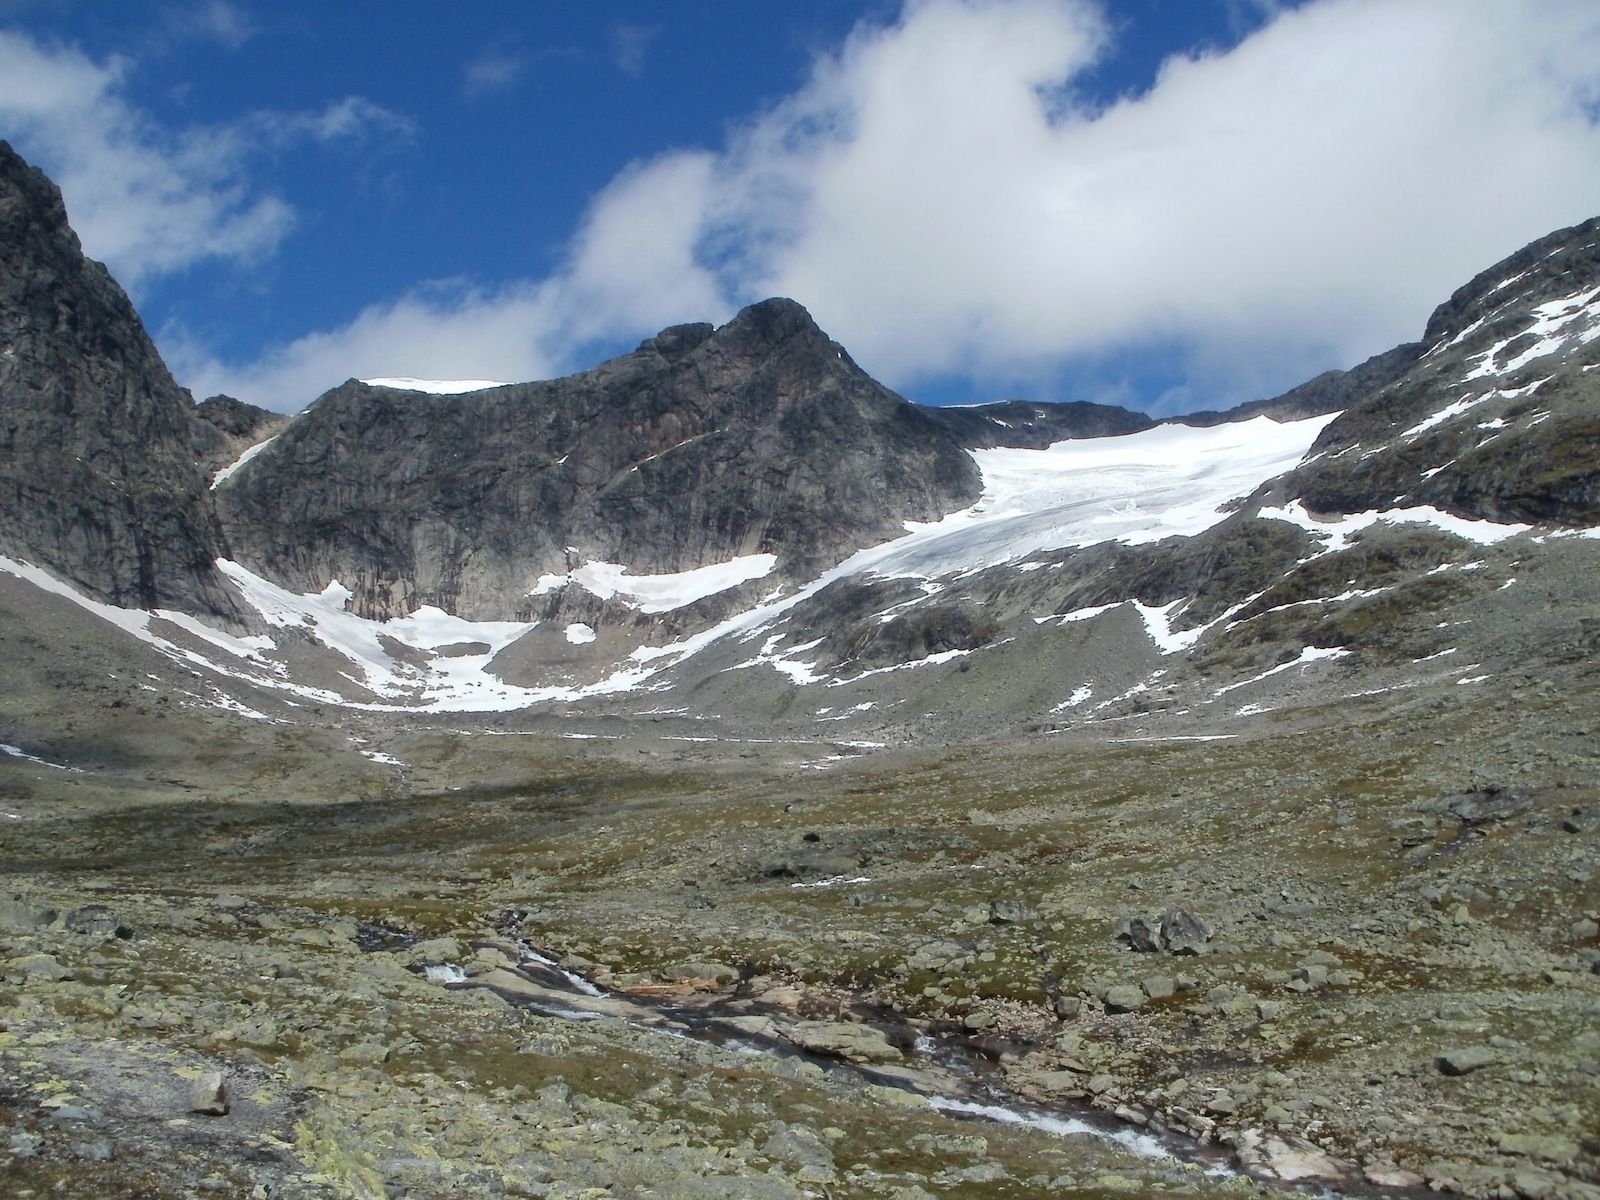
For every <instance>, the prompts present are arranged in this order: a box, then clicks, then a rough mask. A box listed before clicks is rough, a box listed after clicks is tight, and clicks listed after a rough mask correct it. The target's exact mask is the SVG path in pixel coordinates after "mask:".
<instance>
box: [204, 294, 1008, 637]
mask: <svg viewBox="0 0 1600 1200" xmlns="http://www.w3.org/2000/svg"><path fill="white" fill-rule="evenodd" d="M978 491H979V478H978V472H977V469H976V467H975V465H974V464H973V462H972V460H971V458H970V457H969V456H968V455H967V454H966V453H964V452H963V450H962V449H961V447H960V445H959V444H958V442H957V440H956V439H955V438H954V437H953V436H951V434H950V433H949V432H948V431H947V430H946V429H945V428H944V427H942V426H941V425H940V424H939V423H938V422H937V421H935V420H934V419H933V418H932V417H930V416H929V415H928V414H927V413H926V412H924V411H922V410H920V409H918V408H916V407H914V406H912V405H910V404H908V403H906V402H905V401H904V400H902V399H901V398H900V397H898V396H896V395H895V394H894V393H893V392H890V391H889V390H888V389H886V388H884V387H883V386H882V385H880V384H878V383H876V382H875V381H874V380H873V379H871V378H870V377H869V376H868V375H867V374H866V373H865V372H863V371H862V370H861V369H860V368H859V367H857V366H856V364H855V363H854V362H852V361H851V359H850V357H849V355H848V354H846V353H845V351H844V350H843V348H842V347H840V346H839V345H838V344H837V343H836V342H833V341H831V340H829V339H828V337H827V335H826V334H824V333H823V332H822V331H821V330H820V329H818V328H817V326H816V325H815V323H813V322H812V320H811V318H810V316H809V315H808V314H807V313H806V311H805V309H803V308H802V307H801V306H800V305H798V304H796V303H794V302H793V301H792V300H768V301H765V302H763V303H761V304H757V305H753V306H752V307H750V308H747V309H745V310H744V311H743V312H741V313H740V314H739V315H738V316H737V317H735V318H734V319H733V320H732V321H730V322H729V323H728V324H727V325H725V326H723V327H722V328H720V329H715V330H713V329H712V328H711V327H710V326H709V325H685V326H677V327H674V328H672V329H668V330H665V331H663V332H662V333H661V334H659V335H657V336H656V337H653V338H650V339H648V340H647V341H646V342H644V343H643V344H642V345H641V346H640V347H639V349H638V350H636V351H634V352H633V353H632V354H628V355H625V356H623V357H621V358H618V359H614V360H612V361H610V362H607V363H604V364H602V365H601V366H599V367H597V368H595V369H594V370H591V371H586V372H584V373H582V374H578V375H573V376H569V377H567V378H565V379H558V380H552V381H548V382H541V383H526V384H515V385H511V386H507V387H500V388H492V389H488V390H485V391H481V392H474V393H469V394H466V395H459V396H435V395H429V394H424V393H419V392H405V391H397V390H394V389H390V388H379V387H371V386H368V385H367V384H363V383H360V382H357V381H354V380H352V381H350V382H348V383H346V384H344V385H342V386H340V387H338V388H335V389H334V390H333V391H331V392H329V393H327V394H326V395H324V396H323V397H322V398H321V399H319V400H318V401H317V402H316V403H315V404H314V405H312V406H311V407H310V408H309V409H307V410H306V411H305V412H304V413H302V414H301V415H300V416H299V417H297V418H296V419H295V420H294V422H293V423H292V424H290V425H289V426H288V428H286V429H285V430H284V432H283V433H282V434H281V435H280V436H279V437H278V438H277V439H276V440H275V441H274V442H273V443H272V444H271V445H270V446H269V447H267V449H265V450H264V451H262V452H261V453H260V454H259V455H257V456H256V457H255V458H253V459H252V460H251V461H250V462H249V464H248V465H247V466H246V467H244V468H243V469H241V470H240V471H239V472H238V473H237V474H236V475H234V476H233V477H231V478H230V479H229V480H227V481H226V482H225V483H224V484H223V485H222V486H221V487H220V488H219V489H218V490H217V492H216V493H215V494H216V497H217V502H218V506H219V510H220V512H221V514H222V517H223V521H224V524H225V527H226V529H227V531H228V536H229V539H230V542H231V544H232V546H233V549H234V551H235V554H236V556H237V557H238V558H239V559H240V560H241V561H243V562H244V563H246V564H247V565H249V566H250V567H251V568H252V569H253V570H256V571H258V572H260V573H262V574H264V575H266V576H268V577H270V578H273V579H275V580H277V581H279V582H281V583H283V584H285V585H286V586H290V587H293V588H296V589H312V588H321V587H323V586H324V585H325V584H326V583H327V582H328V581H329V580H330V579H333V578H336V577H337V578H338V579H340V580H341V581H343V583H344V584H345V585H346V586H347V587H350V588H351V589H352V590H353V591H354V592H355V598H354V599H353V600H352V602H351V607H352V609H353V610H355V611H358V612H360V613H363V614H365V615H369V616H390V615H394V614H396V613H400V612H408V611H411V610H412V609H414V608H415V607H416V606H417V605H419V604H436V605H438V606H440V607H442V608H445V609H447V610H449V611H452V612H457V613H460V614H462V615H465V616H472V617H511V616H514V615H517V614H518V613H520V612H526V611H527V610H528V606H529V601H528V599H527V597H528V593H529V591H530V589H532V588H533V587H534V586H535V585H536V583H537V582H538V580H539V578H540V576H541V575H544V574H557V575H559V574H562V573H565V572H566V571H568V570H569V569H570V568H571V567H573V566H575V565H576V564H577V563H579V562H587V561H604V562H618V563H623V564H626V565H627V566H628V567H630V568H631V569H632V570H633V571H635V572H638V573H660V572H675V571H682V570H686V569H689V568H693V567H698V566H702V565H705V564H708V563H715V562H721V561H725V560H728V559H731V558H734V557H736V556H740V555H747V554H756V553H771V554H774V555H776V556H777V558H778V563H779V566H778V573H779V575H780V576H788V577H790V578H805V577H810V576H812V575H814V574H815V573H817V572H818V571H819V570H821V569H823V568H825V567H827V566H829V565H831V564H832V563H833V562H835V561H837V560H838V559H839V558H841V557H843V556H844V555H845V554H848V553H849V552H851V551H853V550H855V549H857V548H858V547H860V546H862V545H865V544H868V543H871V542H874V541H878V540H882V539H884V538H888V537H892V536H894V535H896V534H898V533H899V532H900V531H901V528H902V524H903V522H905V521H907V520H928V519H932V518H936V517H939V516H941V515H943V514H945V513H947V512H950V511H953V510H955V509H957V508H959V507H961V506H962V505H964V504H967V503H970V502H971V501H972V500H974V499H975V498H976V497H977V495H978ZM776 577H777V576H775V577H774V578H776Z"/></svg>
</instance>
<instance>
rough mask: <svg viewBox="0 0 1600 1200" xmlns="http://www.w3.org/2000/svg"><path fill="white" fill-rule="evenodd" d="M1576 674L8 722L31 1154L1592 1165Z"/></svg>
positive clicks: (957, 1174) (1209, 1165)
mask: <svg viewBox="0 0 1600 1200" xmlns="http://www.w3.org/2000/svg"><path fill="white" fill-rule="evenodd" d="M1568 682H1569V683H1570V685H1571V687H1575V688H1578V689H1580V690H1581V688H1582V687H1583V686H1585V685H1584V684H1583V683H1582V681H1581V679H1580V678H1577V677H1575V678H1574V679H1572V680H1570V681H1568ZM86 686H87V685H86ZM100 686H102V687H105V688H111V687H113V686H114V685H112V684H110V683H106V684H102V685H100ZM1573 695H1574V693H1573V692H1572V691H1571V690H1570V689H1568V688H1559V689H1558V688H1555V687H1551V686H1547V685H1546V686H1540V685H1537V684H1530V685H1528V686H1526V687H1509V686H1508V688H1507V689H1506V690H1503V691H1498V692H1491V691H1490V690H1489V689H1486V688H1476V689H1475V688H1468V687H1454V688H1453V689H1451V690H1450V691H1449V692H1435V693H1431V694H1428V695H1427V696H1425V697H1422V696H1419V697H1417V698H1413V699H1411V700H1407V701H1404V702H1397V701H1395V700H1394V699H1393V698H1388V699H1385V698H1382V697H1373V698H1371V699H1369V700H1367V701H1363V702H1353V703H1346V704H1344V705H1341V706H1340V707H1339V709H1338V710H1337V711H1333V710H1331V709H1315V708H1311V709H1302V710H1299V711H1297V712H1296V713H1294V714H1293V715H1292V716H1289V715H1280V716H1279V717H1277V718H1269V719H1264V720H1263V722H1262V724H1261V725H1260V726H1259V727H1258V728H1257V730H1256V731H1255V732H1254V733H1253V734H1251V735H1249V736H1242V737H1235V738H1232V739H1225V740H1212V741H1204V740H1167V741H1162V740H1131V741H1123V742H1117V741H1112V740H1091V739H1086V738H1085V739H1078V740H1074V741H1070V742H1069V741H1065V740H1061V739H1051V738H1047V737H1046V738H1039V739H1035V740H1031V741H1015V742H1012V743H1009V744H1007V745H1005V746H1000V745H994V746H969V747H961V748H937V749H922V750H899V751H895V750H882V751H877V752H870V753H863V752H862V751H861V750H860V749H859V748H856V749H852V748H850V747H846V746H834V745H827V744H824V743H815V742H788V743H760V742H728V741H709V740H689V739H688V738H687V737H685V736H681V735H674V736H661V735H660V734H659V733H656V734H652V733H651V732H649V731H648V730H646V729H644V728H642V727H636V728H634V729H632V730H626V731H614V734H613V735H608V736H592V737H590V738H588V739H577V740H574V739H572V738H570V737H566V738H561V737H552V736H549V735H546V734H539V733H531V732H530V733H515V732H512V733H502V734H500V735H499V736H486V735H484V734H482V733H473V732H471V731H468V730H463V729H461V728H458V727H457V728H446V727H442V726H438V725H429V724H427V723H426V722H425V721H424V720H423V719H421V718H418V719H416V720H415V721H412V722H410V723H396V721H395V720H394V719H393V718H386V719H383V720H380V719H378V718H376V717H374V718H370V719H368V718H361V717H360V716H359V715H345V716H341V717H338V718H329V719H328V720H326V721H325V722H324V723H323V725H321V726H319V727H318V728H315V729H313V728H309V727H306V728H301V729H289V728H286V727H283V726H274V725H270V724H267V723H264V722H259V721H256V722H250V721H243V720H234V719H232V718H229V717H226V716H224V715H221V714H213V715H208V716H202V715H200V714H199V711H198V710H195V711H192V712H189V713H186V714H177V713H175V714H173V719H171V720H166V719H163V716H164V714H163V713H161V712H159V711H158V710H159V709H161V708H162V705H161V704H160V703H158V702H155V701H150V702H148V703H145V702H141V701H138V700H136V699H135V700H131V701H127V702H124V707H123V708H122V709H120V710H119V711H120V712H121V714H122V715H121V717H120V720H121V721H122V722H123V724H124V726H125V728H126V729H127V731H128V732H129V733H130V734H132V735H137V734H139V733H140V732H141V731H144V732H145V733H147V735H148V738H149V740H148V741H147V743H146V745H147V753H148V755H149V758H148V759H147V761H146V763H145V764H144V767H143V768H141V769H137V770H136V769H134V768H132V767H131V766H129V765H126V764H125V765H123V766H120V767H118V766H99V767H90V768H89V769H87V770H81V771H72V770H68V769H66V765H67V764H63V765H61V766H50V765H46V764H45V763H40V762H35V761H30V760H28V759H24V758H19V757H16V756H14V755H8V756H7V757H6V758H4V759H0V812H3V814H4V816H0V862H3V863H4V870H5V879H4V885H3V889H0V892H3V895H0V1062H3V1064H4V1066H3V1074H0V1080H3V1082H0V1123H3V1126H4V1128H3V1130H0V1153H3V1154H4V1156H5V1157H4V1158H0V1180H3V1181H4V1188H3V1189H0V1190H3V1191H4V1192H5V1194H6V1195H7V1196H17V1197H24V1196H47V1195H81V1196H88V1195H93V1196H103V1197H118V1196H129V1197H132V1196H152V1195H154V1196H206V1195H225V1196H235V1195H237V1196H274V1197H293V1196H306V1197H311V1196H412V1197H455V1196H479V1195H481V1196H499V1195H527V1196H551V1197H556V1196H562V1197H574V1196H686V1197H687V1196H727V1197H734V1196H738V1197H752V1196H774V1197H791V1196H793V1197H798V1196H885V1197H919V1196H929V1195H932V1196H962V1197H966V1196H971V1197H989V1196H995V1197H999V1196H1018V1197H1022V1196H1041V1197H1042V1196H1064V1195H1066V1196H1110V1195H1130V1194H1132V1195H1155V1194H1162V1195H1167V1194H1170V1195H1175V1196H1210V1195H1219V1194H1220V1195H1252V1194H1275V1193H1279V1192H1281V1191H1282V1190H1284V1189H1286V1188H1288V1187H1290V1186H1291V1184H1299V1185H1306V1186H1312V1187H1314V1188H1323V1187H1329V1188H1333V1189H1335V1190H1336V1191H1339V1192H1343V1193H1346V1194H1371V1193H1384V1192H1389V1193H1406V1192H1410V1191H1413V1190H1415V1191H1422V1190H1425V1189H1431V1190H1434V1191H1439V1192H1447V1193H1452V1194H1464V1195H1473V1196H1523V1197H1594V1196H1600V1158H1597V1154H1600V1138H1597V1130H1600V1085H1597V1067H1600V974H1597V973H1596V972H1597V970H1600V939H1597V932H1600V926H1597V917H1600V912H1597V911H1596V902H1595V892H1594V886H1595V878H1596V871H1597V870H1600V788H1597V787H1596V784H1595V780H1594V779H1593V776H1592V770H1591V763H1592V757H1591V755H1590V752H1589V749H1588V745H1587V739H1588V737H1589V735H1590V731H1589V729H1588V728H1587V727H1586V725H1585V723H1584V722H1583V721H1582V720H1581V719H1580V718H1579V717H1575V716H1572V715H1571V712H1572V710H1571V708H1570V707H1569V703H1570V701H1571V698H1572V696H1573ZM141 705H143V706H141ZM457 724H458V725H459V722H457ZM352 739H360V750H361V751H362V752H363V753H364V755H365V756H362V755H359V754H358V753H357V752H356V750H354V749H351V746H352V745H353V742H352ZM156 759H159V762H157V761H155V760H156ZM202 781H209V782H207V783H206V784H205V786H204V787H201V786H199V785H200V784H201V782H202ZM546 959H548V960H554V961H557V962H559V963H560V964H562V966H563V967H564V968H566V970H568V971H570V972H573V973H574V974H575V975H577V976H579V977H582V978H583V979H586V980H590V981H593V983H594V984H597V985H598V989H583V988H580V987H578V986H576V985H575V984H573V983H572V982H571V981H570V980H569V978H568V976H566V975H564V974H563V973H562V971H561V970H558V969H556V968H555V967H553V966H551V965H549V963H547V962H545V961H543V960H546ZM593 990H600V991H603V992H605V993H606V995H605V996H602V997H597V996H595V995H592V994H589V993H590V992H591V991H593ZM952 1101H955V1102H961V1103H965V1104H967V1105H977V1106H1001V1107H1003V1108H1005V1109H1006V1110H1008V1111H1009V1112H1010V1113H1011V1114H1012V1115H1013V1119H1015V1118H1016V1117H1017V1116H1027V1117H1033V1118H1037V1117H1039V1116H1048V1117H1053V1118H1055V1119H1057V1120H1065V1119H1068V1118H1081V1117H1089V1118H1091V1120H1090V1122H1089V1123H1090V1124H1091V1125H1093V1124H1094V1119H1099V1120H1100V1121H1102V1122H1103V1125H1104V1129H1103V1130H1102V1132H1099V1133H1097V1132H1093V1131H1087V1130H1080V1127H1078V1126H1059V1125H1058V1126H1054V1128H1055V1129H1056V1130H1058V1132H1049V1131H1047V1130H1045V1129H1042V1128H1039V1127H1037V1126H1028V1125H1021V1124H1002V1123H997V1122H996V1121H994V1120H985V1119H982V1118H981V1117H979V1116H974V1115H972V1114H970V1113H962V1112H958V1111H951V1109H952V1107H959V1105H952V1103H951V1102H952ZM941 1106H942V1107H941ZM990 1115H991V1116H994V1115H998V1114H995V1113H992V1112H991V1114H990ZM1074 1130H1080V1131H1076V1132H1075V1131H1074ZM1106 1131H1109V1132H1117V1131H1120V1136H1121V1137H1122V1139H1123V1140H1122V1141H1117V1140H1111V1139H1108V1138H1107V1137H1106V1136H1104V1133H1105V1132H1106ZM1134 1133H1137V1134H1141V1135H1144V1134H1148V1135H1152V1136H1151V1137H1150V1138H1149V1139H1148V1141H1147V1142H1136V1141H1135V1140H1133V1139H1130V1137H1129V1135H1130V1134H1134ZM1141 1150H1142V1151H1143V1153H1141V1152H1139V1151H1141ZM1224 1168H1226V1170H1224Z"/></svg>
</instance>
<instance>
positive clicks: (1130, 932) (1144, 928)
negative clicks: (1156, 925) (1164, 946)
mask: <svg viewBox="0 0 1600 1200" xmlns="http://www.w3.org/2000/svg"><path fill="white" fill-rule="evenodd" d="M1114 936H1115V940H1116V941H1118V942H1120V943H1121V944H1122V945H1124V946H1126V947H1127V948H1128V949H1129V950H1132V951H1134V952H1135V953H1137V954H1154V953H1156V952H1157V951H1158V950H1160V949H1161V946H1160V944H1159V943H1158V942H1157V941H1156V933H1155V930H1153V929H1151V928H1150V922H1149V921H1147V920H1145V919H1144V918H1143V917H1128V918H1126V919H1125V920H1122V921H1119V922H1118V923H1117V930H1116V934H1115V935H1114Z"/></svg>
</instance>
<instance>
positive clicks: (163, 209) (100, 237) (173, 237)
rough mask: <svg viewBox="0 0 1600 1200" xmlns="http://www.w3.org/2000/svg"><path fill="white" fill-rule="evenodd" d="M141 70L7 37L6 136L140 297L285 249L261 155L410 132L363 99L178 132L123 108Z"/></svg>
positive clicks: (287, 210) (2, 65)
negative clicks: (128, 84)
mask: <svg viewBox="0 0 1600 1200" xmlns="http://www.w3.org/2000/svg"><path fill="white" fill-rule="evenodd" d="M207 11H211V12H212V15H213V16H217V14H222V13H225V12H226V11H227V6H226V5H219V6H212V9H211V10H207ZM219 19H220V18H219ZM132 69H133V64H132V62H131V61H130V60H128V59H126V58H120V57H113V58H109V59H107V60H105V61H103V62H96V61H94V60H92V59H90V58H89V57H87V56H86V55H84V54H82V53H81V52H79V51H78V50H76V49H73V48H71V47H67V46H56V45H46V44H41V43H39V42H37V41H35V40H33V39H32V38H29V37H27V36H25V35H23V34H19V33H12V32H6V31H0V125H3V126H4V127H5V128H6V129H7V131H8V133H9V136H10V137H11V138H13V139H14V140H15V141H16V142H17V143H18V144H19V148H21V149H23V150H24V152H25V153H26V154H27V155H28V156H29V158H30V159H32V160H34V161H35V162H37V163H38V164H39V165H41V166H43V167H45V169H46V170H48V171H49V173H50V175H51V176H52V177H53V178H54V179H55V181H56V182H57V183H58V184H59V185H60V187H61V190H62V193H63V194H64V195H65V196H66V198H67V202H68V205H69V208H70V212H71V218H72V223H73V227H74V228H75V229H76V230H77V232H78V235H79V237H80V238H81V240H82V241H83V244H84V248H85V250H86V251H87V252H88V253H89V254H90V255H92V256H94V257H96V258H100V259H104V260H105V261H106V262H107V263H108V264H109V265H110V267H111V268H112V270H113V272H114V273H115V274H116V275H117V277H118V279H120V280H121V281H122V283H123V284H124V285H126V286H127V287H128V288H129V289H130V290H133V291H135V292H137V291H138V290H139V289H140V287H141V286H142V285H143V284H145V283H146V282H147V281H148V280H150V279H152V278H154V277H156V276H159V275H164V274H169V273H172V272H175V271H180V270H182V269H184V268H185V267H189V266H192V265H194V264H195V263H198V262H202V261H205V260H208V259H222V260H232V261H236V262H241V263H249V262H252V261H255V260H258V259H259V258H260V257H261V256H263V255H265V254H268V253H270V252H271V251H272V250H273V249H275V248H276V247H277V246H278V244H279V243H280V242H281V241H282V239H283V237H284V236H285V235H286V234H287V233H288V231H289V230H290V228H292V226H293V224H294V213H293V210H292V209H291V207H290V206H289V204H288V203H287V202H286V201H284V200H283V199H282V198H281V197H278V196H275V195H272V194H263V192H262V190H261V189H260V188H259V187H257V186H255V185H254V183H253V182H252V179H251V171H250V166H251V162H252V160H253V158H254V157H255V156H256V155H258V154H259V153H261V152H262V150H263V149H264V148H268V147H271V146H278V147H282V146H286V145H291V144H296V143H305V142H322V143H331V142H339V141H354V140H371V139H377V140H388V139H393V138H394V137H397V136H403V135H406V134H407V132H408V131H409V123H408V122H407V121H406V120H405V119H404V118H402V117H399V116H397V115H396V114H393V113H390V112H388V111H387V110H385V109H383V108H381V107H380V106H378V105H375V104H372V103H370V102H369V101H366V100H363V99H361V98H359V97H351V98H346V99H344V100H340V101H336V102H335V103H333V104H331V105H329V106H328V107H327V108H326V109H325V110H323V111H321V112H313V113H271V112H258V113H251V114H248V115H247V116H245V117H243V118H241V119H240V120H239V121H237V122H235V123H232V124H229V125H224V126H203V127H194V128H190V129H186V130H181V131H172V130H169V129H166V128H164V127H162V126H160V125H158V124H157V123H155V122H154V121H152V120H151V119H150V118H149V117H148V116H147V115H146V114H145V113H143V112H142V111H141V110H140V109H138V108H137V107H136V106H134V105H132V104H130V103H129V102H128V101H127V100H126V99H125V98H124V97H123V95H122V90H123V85H124V82H125V79H126V77H127V75H128V74H129V72H130V71H131V70H132Z"/></svg>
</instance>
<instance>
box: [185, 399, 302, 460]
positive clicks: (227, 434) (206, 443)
mask: <svg viewBox="0 0 1600 1200" xmlns="http://www.w3.org/2000/svg"><path fill="white" fill-rule="evenodd" d="M194 415H195V417H196V420H195V422H194V448H195V457H196V458H197V459H198V460H199V462H200V465H201V467H202V468H203V469H204V470H205V471H207V472H214V471H217V470H218V469H220V468H222V467H225V466H227V465H228V464H229V463H231V462H233V461H234V460H235V459H236V458H238V457H239V455H241V454H242V453H244V452H245V451H246V450H248V449H249V448H250V447H251V446H254V445H256V444H257V443H259V442H264V441H266V440H267V439H268V438H269V437H272V436H273V435H274V434H276V433H278V432H279V431H280V430H282V429H283V427H284V426H285V425H287V424H288V423H289V417H287V416H286V415H285V414H283V413H276V412H272V411H271V410H270V409H265V408H260V407H258V406H257V405H254V404H246V403H245V402H244V401H243V400H235V399H234V398H233V397H232V396H211V397H209V398H207V399H205V400H202V401H200V403H199V404H197V405H196V406H195V410H194Z"/></svg>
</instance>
